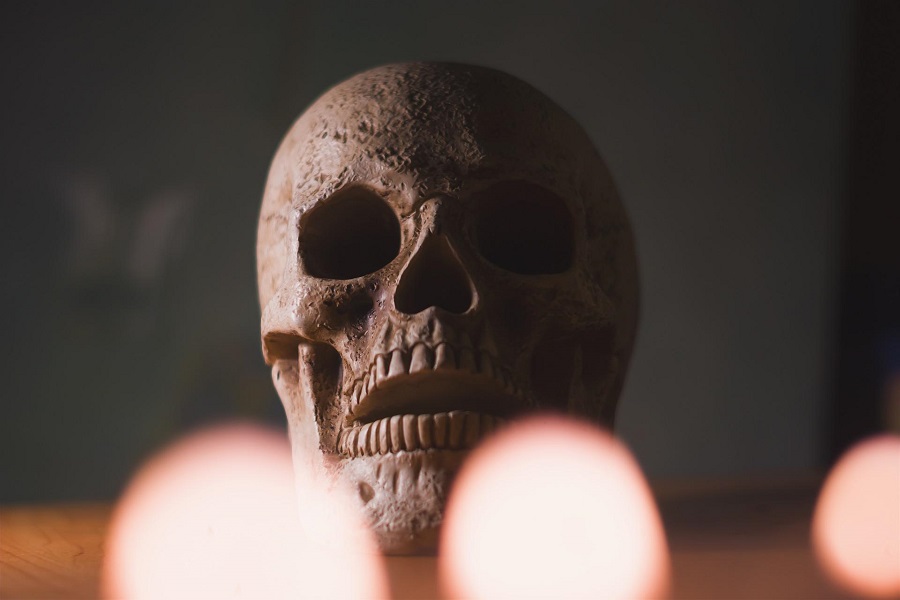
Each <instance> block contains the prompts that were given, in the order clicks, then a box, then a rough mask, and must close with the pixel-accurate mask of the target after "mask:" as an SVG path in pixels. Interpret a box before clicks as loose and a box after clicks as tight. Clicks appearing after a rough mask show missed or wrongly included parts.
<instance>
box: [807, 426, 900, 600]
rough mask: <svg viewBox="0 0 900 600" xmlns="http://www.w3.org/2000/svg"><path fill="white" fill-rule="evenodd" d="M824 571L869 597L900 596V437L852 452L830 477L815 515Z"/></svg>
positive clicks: (816, 541) (884, 438)
mask: <svg viewBox="0 0 900 600" xmlns="http://www.w3.org/2000/svg"><path fill="white" fill-rule="evenodd" d="M812 536H813V546H814V548H815V550H816V554H817V556H818V558H819V562H820V563H821V564H822V567H823V569H824V570H825V571H826V572H827V573H828V574H829V575H830V576H831V577H832V578H833V579H834V580H835V581H836V582H837V583H838V584H839V585H842V586H844V587H846V588H847V589H848V590H850V591H852V592H854V593H856V594H860V595H863V596H868V597H873V598H881V597H894V596H900V437H898V436H890V435H884V436H879V437H876V438H872V439H869V440H867V441H864V442H862V443H860V444H858V445H856V446H854V447H853V448H851V449H850V450H849V451H848V452H847V453H846V454H844V456H843V457H841V459H840V461H838V463H837V465H836V466H835V467H834V469H832V471H831V473H829V475H828V478H827V479H826V480H825V485H824V486H823V488H822V492H821V494H820V495H819V500H818V503H817V505H816V511H815V515H814V517H813V527H812Z"/></svg>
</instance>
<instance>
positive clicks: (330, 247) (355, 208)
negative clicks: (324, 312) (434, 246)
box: [300, 187, 400, 279]
mask: <svg viewBox="0 0 900 600" xmlns="http://www.w3.org/2000/svg"><path fill="white" fill-rule="evenodd" d="M399 252H400V223H399V222H398V221H397V217H396V216H395V215H394V212H393V211H392V210H391V208H390V207H389V206H388V205H387V204H386V203H385V201H384V200H383V199H382V198H381V196H379V195H378V194H376V193H375V192H374V191H372V190H370V189H368V188H364V187H352V188H349V189H345V190H341V191H339V192H337V193H336V194H335V195H333V196H332V197H331V198H328V199H327V200H325V201H324V202H322V203H321V204H320V205H319V206H317V207H316V208H314V209H313V210H311V211H310V212H309V213H308V214H307V215H305V216H304V217H303V220H302V221H301V223H300V257H301V260H302V261H303V266H304V268H305V269H306V272H307V273H308V274H309V275H311V276H313V277H319V278H322V279H354V278H356V277H361V276H362V275H368V274H369V273H374V272H375V271H377V270H378V269H380V268H382V267H383V266H385V265H386V264H388V263H389V262H391V261H392V260H393V259H394V257H396V256H397V254H398V253H399Z"/></svg>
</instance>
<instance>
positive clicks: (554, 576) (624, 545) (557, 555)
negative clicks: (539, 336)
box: [440, 417, 670, 599]
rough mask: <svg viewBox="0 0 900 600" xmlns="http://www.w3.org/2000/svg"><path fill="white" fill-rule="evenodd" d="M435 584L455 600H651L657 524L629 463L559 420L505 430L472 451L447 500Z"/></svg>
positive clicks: (610, 445)
mask: <svg viewBox="0 0 900 600" xmlns="http://www.w3.org/2000/svg"><path fill="white" fill-rule="evenodd" d="M440 550H441V555H440V578H441V585H442V588H443V589H445V591H446V592H447V594H448V595H449V596H450V597H452V598H491V599H496V598H567V599H571V598H604V599H613V598H628V599H636V598H654V597H661V596H664V595H665V594H666V593H667V590H668V581H669V571H670V567H669V559H668V549H667V544H666V540H665V534H664V532H663V527H662V522H661V520H660V518H659V514H658V512H657V510H656V506H655V504H654V502H653V499H652V496H651V494H650V489H649V487H648V486H647V484H646V482H645V480H644V478H643V476H642V474H641V471H640V468H639V467H638V465H637V462H636V461H635V460H634V458H633V457H632V456H631V454H630V453H629V451H628V450H627V449H626V448H625V447H624V446H623V445H622V444H621V443H619V442H618V441H616V440H615V439H614V438H613V437H612V436H611V435H609V434H607V433H604V432H602V431H600V430H599V429H596V428H594V427H592V426H590V425H587V424H583V423H579V422H576V421H572V420H568V419H563V418H561V417H539V418H532V419H529V420H526V421H523V422H521V423H518V424H514V425H512V426H510V427H509V428H507V429H506V430H505V431H502V432H500V433H498V434H497V435H496V436H495V437H494V438H493V439H489V440H487V441H486V442H485V444H484V445H483V446H482V447H481V448H479V449H478V450H476V451H475V454H473V455H472V457H471V458H470V459H469V461H468V462H467V463H466V464H465V465H464V467H463V470H462V472H461V473H460V475H459V479H458V480H457V483H456V487H455V488H454V491H453V493H452V495H451V497H450V501H449V505H448V507H447V512H446V516H445V529H444V532H443V534H442V540H441V549H440Z"/></svg>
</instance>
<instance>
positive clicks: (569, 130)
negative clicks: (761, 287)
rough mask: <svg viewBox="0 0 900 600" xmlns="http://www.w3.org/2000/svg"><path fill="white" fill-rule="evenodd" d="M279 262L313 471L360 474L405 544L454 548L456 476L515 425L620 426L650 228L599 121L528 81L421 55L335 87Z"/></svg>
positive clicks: (296, 178)
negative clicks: (614, 168) (638, 246)
mask: <svg viewBox="0 0 900 600" xmlns="http://www.w3.org/2000/svg"><path fill="white" fill-rule="evenodd" d="M257 259H258V273H259V295H260V303H261V306H262V307H263V317H262V339H263V349H264V354H265V358H266V362H267V363H268V364H270V365H272V366H273V379H274V380H275V385H276V388H277V389H278V392H279V395H280V397H281V399H282V402H283V403H284V406H285V409H286V411H287V414H288V422H289V427H290V432H291V439H292V445H293V448H294V460H295V463H297V464H298V465H299V464H300V463H301V462H302V463H303V464H304V465H306V466H311V467H312V468H313V469H315V470H316V472H318V473H319V474H321V475H322V476H323V477H324V478H326V479H327V480H331V481H341V482H343V483H345V484H350V485H352V486H353V489H355V490H356V491H357V492H358V495H359V499H360V503H361V505H362V506H363V510H364V511H365V513H366V515H367V517H368V519H369V522H370V523H371V524H372V527H373V529H374V531H375V533H376V536H377V538H378V540H379V543H380V544H381V546H382V548H383V549H385V550H386V551H389V552H420V551H430V550H432V549H433V548H434V547H435V544H436V536H437V532H438V529H439V525H440V523H441V518H442V514H443V506H444V501H445V498H446V495H447V491H448V487H449V485H450V482H451V480H452V477H453V474H454V473H455V472H456V470H457V469H458V467H459V465H460V463H461V461H462V459H463V458H464V456H465V454H466V451H467V449H469V448H471V447H472V446H473V445H475V444H476V443H477V442H478V441H479V440H480V439H481V438H482V437H484V436H485V435H487V434H488V433H490V432H491V431H492V430H493V429H494V428H496V427H497V426H498V425H499V424H501V423H502V422H503V421H504V420H505V419H508V418H510V417H514V416H515V415H518V414H520V413H522V412H526V411H532V410H535V409H541V408H544V409H560V410H565V411H568V412H571V413H573V414H576V415H580V416H583V417H585V418H588V419H591V420H593V421H595V422H599V423H602V424H606V425H611V424H612V421H613V418H614V415H615V408H616V401H617V398H618V395H619V392H620V390H621V387H622V384H623V379H624V375H625V370H626V366H627V363H628V360H629V357H630V354H631V349H632V345H633V341H634V333H635V324H636V317H637V274H636V266H635V256H634V247H633V240H632V235H631V230H630V226H629V224H628V219H627V216H626V214H625V212H624V209H623V207H622V205H621V204H620V202H619V199H618V195H617V193H616V190H615V186H614V184H613V183H612V179H611V177H610V175H609V173H608V171H607V169H606V167H605V165H604V163H603V161H602V159H601V158H600V156H599V154H598V153H597V151H596V150H595V148H594V146H593V145H592V143H591V142H590V140H589V138H588V137H587V135H586V134H585V133H584V131H583V130H582V129H581V128H580V127H579V125H578V124H577V123H576V122H575V121H574V120H573V119H572V118H571V117H570V116H568V115H567V114H566V113H565V112H564V111H563V110H562V109H560V108H559V107H558V106H557V105H555V104H554V103H553V102H552V101H551V100H549V99H548V98H547V97H546V96H544V95H543V94H541V93H540V92H538V91H537V90H535V89H534V88H532V87H531V86H529V85H528V84H526V83H524V82H522V81H520V80H518V79H516V78H514V77H511V76H509V75H506V74H503V73H501V72H498V71H494V70H491V69H486V68H482V67H473V66H467V65H455V64H438V63H416V64H402V65H390V66H386V67H381V68H377V69H373V70H371V71H367V72H365V73H362V74H360V75H357V76H355V77H353V78H351V79H349V80H347V81H345V82H344V83H341V84H339V85H338V86H336V87H335V88H333V89H331V90H330V91H328V92H327V93H326V94H324V95H323V96H322V97H321V98H319V99H318V100H317V101H316V102H315V103H314V104H313V105H312V106H311V107H310V108H309V109H308V110H307V111H306V112H305V113H304V114H303V115H302V116H301V117H300V119H299V120H298V121H297V122H296V123H295V124H294V125H293V127H292V128H291V129H290V131H289V132H288V134H287V136H286V137H285V139H284V141H283V142H282V144H281V147H280V148H279V150H278V152H277V154H276V155H275V158H274V161H273V164H272V167H271V170H270V173H269V178H268V181H267V184H266V190H265V196H264V199H263V205H262V211H261V216H260V222H259V238H258V247H257Z"/></svg>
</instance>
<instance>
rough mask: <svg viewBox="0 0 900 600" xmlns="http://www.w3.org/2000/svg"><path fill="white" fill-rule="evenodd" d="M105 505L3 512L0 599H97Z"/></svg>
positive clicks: (8, 508) (0, 515)
mask: <svg viewBox="0 0 900 600" xmlns="http://www.w3.org/2000/svg"><path fill="white" fill-rule="evenodd" d="M109 515H110V507H109V505H106V504H83V505H59V506H4V507H2V508H0V598H23V599H27V598H96V597H97V596H98V581H99V573H100V564H101V561H102V559H103V538H104V536H105V534H106V524H107V522H108V520H109Z"/></svg>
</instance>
